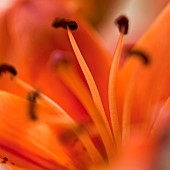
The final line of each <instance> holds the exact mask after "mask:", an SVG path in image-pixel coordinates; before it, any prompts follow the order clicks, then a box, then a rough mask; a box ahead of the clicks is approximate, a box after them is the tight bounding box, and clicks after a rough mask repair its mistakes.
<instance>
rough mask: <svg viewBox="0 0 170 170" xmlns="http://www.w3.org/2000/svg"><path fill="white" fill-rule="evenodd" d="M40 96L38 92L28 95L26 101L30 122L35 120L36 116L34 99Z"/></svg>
mask: <svg viewBox="0 0 170 170" xmlns="http://www.w3.org/2000/svg"><path fill="white" fill-rule="evenodd" d="M39 96H40V94H39V92H38V91H34V92H31V93H29V94H28V96H27V100H29V101H30V104H29V116H30V118H31V119H32V120H37V114H36V112H35V110H36V109H35V106H36V105H35V104H36V99H37V98H38V97H39Z"/></svg>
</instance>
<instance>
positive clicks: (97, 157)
mask: <svg viewBox="0 0 170 170" xmlns="http://www.w3.org/2000/svg"><path fill="white" fill-rule="evenodd" d="M11 67H12V66H11ZM7 71H8V70H7ZM13 81H15V82H16V83H17V84H18V85H20V86H21V87H23V88H24V89H25V90H27V91H28V92H30V91H33V92H36V93H37V90H36V89H34V88H33V87H32V86H30V85H29V84H27V83H26V82H24V81H22V80H21V79H19V78H17V77H15V78H14V79H13ZM35 96H39V98H40V99H41V100H42V101H43V102H45V103H46V104H47V105H48V106H51V108H52V109H53V110H54V111H55V112H56V113H57V115H58V114H59V115H60V116H64V118H65V119H66V120H67V121H69V122H70V123H71V124H72V125H74V126H71V127H72V129H71V130H72V131H73V132H74V133H75V134H76V135H77V137H78V138H79V139H80V141H81V142H82V144H83V145H84V147H85V148H86V150H87V152H88V154H89V156H90V157H91V159H92V161H94V162H102V163H104V164H105V161H104V160H103V158H102V156H101V154H100V153H99V151H98V150H97V149H96V147H95V146H94V144H93V142H92V141H91V139H90V136H89V135H88V133H87V132H86V131H84V133H83V134H80V133H79V132H77V128H75V127H77V126H78V125H77V123H76V122H75V121H74V120H73V119H72V118H71V117H70V116H69V115H68V114H67V113H66V112H65V111H64V110H63V109H62V108H61V107H60V106H59V105H58V104H57V103H55V102H54V101H52V100H51V99H50V98H49V97H47V96H46V95H45V94H43V93H40V92H39V93H37V94H36V95H35ZM35 96H34V97H33V98H34V99H33V100H35V99H36V97H35Z"/></svg>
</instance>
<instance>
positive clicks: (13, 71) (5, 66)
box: [0, 63, 17, 76]
mask: <svg viewBox="0 0 170 170" xmlns="http://www.w3.org/2000/svg"><path fill="white" fill-rule="evenodd" d="M4 72H10V73H11V74H12V75H13V76H16V75H17V71H16V69H15V68H14V67H13V66H11V65H9V64H5V63H3V64H0V75H2V73H4Z"/></svg>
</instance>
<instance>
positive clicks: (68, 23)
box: [52, 18, 78, 30]
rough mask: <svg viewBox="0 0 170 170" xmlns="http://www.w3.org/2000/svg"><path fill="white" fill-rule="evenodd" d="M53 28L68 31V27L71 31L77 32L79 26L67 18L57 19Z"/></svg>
mask: <svg viewBox="0 0 170 170" xmlns="http://www.w3.org/2000/svg"><path fill="white" fill-rule="evenodd" d="M52 26H53V27H54V28H61V27H62V28H64V29H67V27H69V29H70V30H76V29H77V28H78V25H77V23H76V22H75V21H73V20H70V19H65V18H56V19H55V20H54V21H53V23H52Z"/></svg>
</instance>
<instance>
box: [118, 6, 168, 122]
mask: <svg viewBox="0 0 170 170" xmlns="http://www.w3.org/2000/svg"><path fill="white" fill-rule="evenodd" d="M169 17H170V3H169V4H168V5H167V7H166V8H165V9H164V10H163V12H162V13H161V15H160V16H159V18H157V20H156V21H155V22H154V24H153V25H152V27H151V28H150V29H149V30H148V32H147V33H146V34H145V35H144V36H143V37H142V38H141V40H140V41H139V42H138V43H137V44H136V45H135V47H134V49H137V50H140V51H144V52H145V53H146V54H148V57H149V60H150V64H149V65H148V66H146V67H145V66H143V67H142V69H141V73H140V76H138V81H137V86H136V89H135V91H136V92H135V94H134V98H133V108H132V109H133V118H134V119H136V120H141V118H143V117H142V115H143V116H144V115H145V114H149V113H147V112H148V111H151V109H153V108H154V105H155V104H158V103H159V102H163V101H164V100H166V98H167V97H168V96H169V95H170V92H169V84H170V82H169V80H170V69H169V68H170V64H169V57H170V52H169V44H170V41H169V40H170V37H169V35H170V24H169V22H168V21H169ZM135 62H136V60H135V59H134V58H133V57H132V58H131V59H129V61H127V62H126V63H125V66H124V67H123V69H122V70H121V71H120V73H119V74H120V75H119V80H118V91H117V96H118V98H119V109H120V112H121V106H122V105H123V98H124V95H125V93H126V90H127V86H128V81H129V80H130V75H131V73H132V72H133V71H134V68H135V67H134V64H135ZM149 109H150V110H149ZM145 116H146V115H145ZM145 116H144V117H145Z"/></svg>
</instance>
